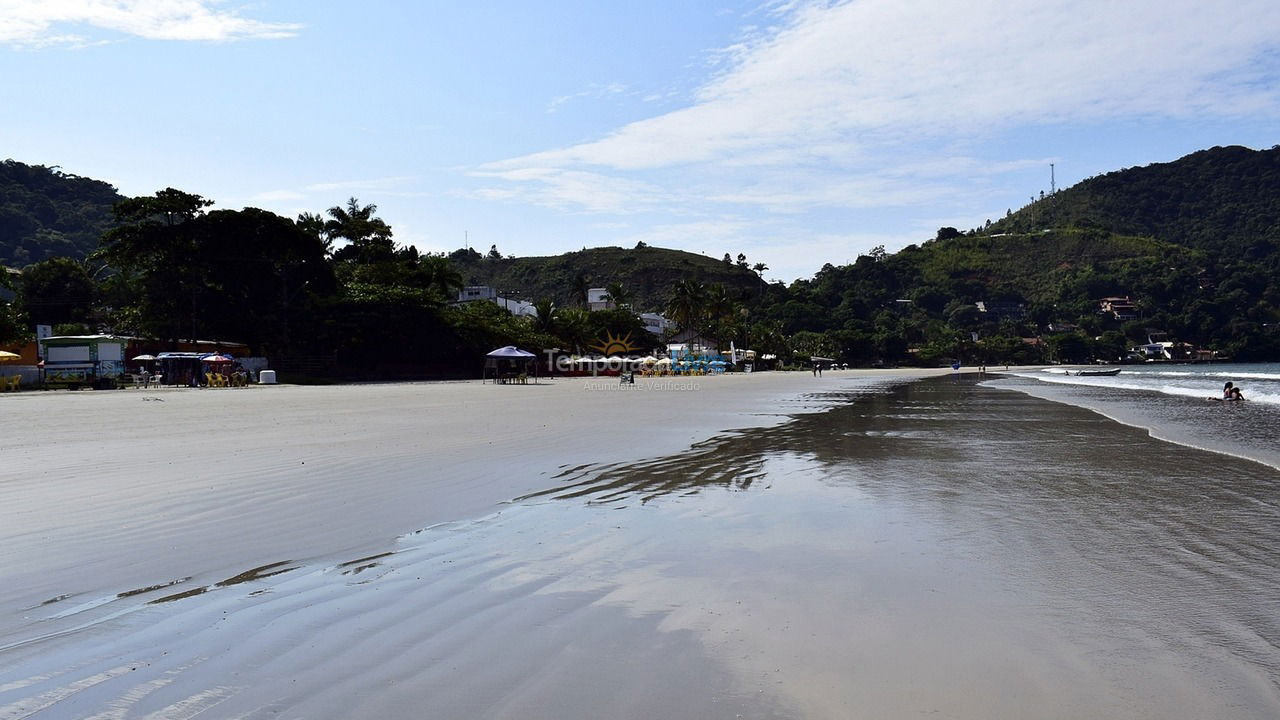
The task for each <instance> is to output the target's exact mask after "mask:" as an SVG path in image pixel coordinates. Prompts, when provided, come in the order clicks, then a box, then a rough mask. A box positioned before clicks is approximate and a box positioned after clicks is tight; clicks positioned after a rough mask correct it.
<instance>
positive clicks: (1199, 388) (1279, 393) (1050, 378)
mask: <svg viewBox="0 0 1280 720" xmlns="http://www.w3.org/2000/svg"><path fill="white" fill-rule="evenodd" d="M1019 376H1020V377H1026V378H1031V379H1034V380H1037V381H1039V382H1044V383H1050V384H1054V385H1075V386H1081V387H1093V388H1106V389H1114V390H1131V391H1135V392H1154V393H1159V394H1161V395H1171V396H1176V397H1191V398H1206V399H1209V400H1215V399H1217V398H1218V397H1219V393H1220V389H1219V388H1218V386H1217V385H1216V383H1215V384H1214V385H1212V386H1205V385H1183V384H1177V383H1169V382H1142V380H1143V379H1144V378H1146V379H1150V380H1152V381H1155V380H1159V379H1161V378H1169V377H1171V376H1172V375H1171V374H1167V373H1161V374H1160V375H1159V376H1156V374H1155V373H1143V374H1137V373H1135V374H1133V375H1131V376H1129V379H1125V376H1124V375H1123V374H1122V375H1114V376H1087V375H1086V376H1083V377H1082V376H1078V375H1067V374H1065V371H1064V372H1062V373H1047V374H1046V373H1043V372H1040V373H1028V374H1020V375H1019ZM1188 376H1190V377H1210V376H1209V375H1208V374H1205V373H1189V374H1188ZM1176 377H1179V378H1181V377H1185V376H1181V375H1179V376H1176ZM1228 377H1235V378H1240V379H1257V380H1263V378H1249V377H1248V376H1247V375H1245V374H1241V373H1237V374H1233V375H1229V376H1228ZM1278 382H1280V377H1276V378H1275V379H1272V380H1270V381H1269V382H1267V384H1266V385H1265V386H1264V387H1262V388H1254V389H1252V390H1251V389H1250V388H1248V387H1242V388H1241V390H1242V391H1243V392H1244V394H1245V398H1246V399H1247V400H1249V401H1252V402H1257V403H1262V404H1266V405H1280V387H1275V386H1273V383H1278ZM1270 390H1276V392H1268V391H1270Z"/></svg>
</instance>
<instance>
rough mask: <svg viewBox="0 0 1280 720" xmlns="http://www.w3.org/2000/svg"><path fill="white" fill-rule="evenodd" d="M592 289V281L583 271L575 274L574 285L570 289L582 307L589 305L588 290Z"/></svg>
mask: <svg viewBox="0 0 1280 720" xmlns="http://www.w3.org/2000/svg"><path fill="white" fill-rule="evenodd" d="M590 289H591V283H590V282H588V281H587V277H586V276H585V275H583V274H582V273H578V274H577V275H574V276H573V286H572V287H571V288H570V290H571V291H572V292H573V299H574V300H576V301H578V304H579V305H581V306H582V307H586V306H587V291H588V290H590Z"/></svg>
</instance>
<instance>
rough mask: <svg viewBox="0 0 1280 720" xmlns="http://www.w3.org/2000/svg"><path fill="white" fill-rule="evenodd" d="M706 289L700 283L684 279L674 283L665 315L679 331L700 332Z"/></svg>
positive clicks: (704, 308)
mask: <svg viewBox="0 0 1280 720" xmlns="http://www.w3.org/2000/svg"><path fill="white" fill-rule="evenodd" d="M706 292H707V289H706V287H704V286H703V284H702V283H700V282H698V281H696V280H692V279H689V278H685V279H684V280H681V281H680V282H678V283H676V286H675V290H674V292H673V294H672V296H671V301H670V302H669V303H667V314H668V315H669V316H670V317H671V321H672V322H674V323H675V324H676V327H678V328H680V329H681V330H701V329H702V327H701V326H702V325H703V322H702V321H703V318H704V314H705V310H706Z"/></svg>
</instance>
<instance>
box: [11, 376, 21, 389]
mask: <svg viewBox="0 0 1280 720" xmlns="http://www.w3.org/2000/svg"><path fill="white" fill-rule="evenodd" d="M21 384H22V376H21V375H14V376H13V377H11V378H9V388H8V389H9V390H12V391H13V392H17V391H18V386H19V385H21Z"/></svg>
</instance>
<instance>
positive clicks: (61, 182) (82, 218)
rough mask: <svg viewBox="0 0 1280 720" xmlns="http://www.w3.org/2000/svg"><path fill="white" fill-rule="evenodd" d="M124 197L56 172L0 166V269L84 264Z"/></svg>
mask: <svg viewBox="0 0 1280 720" xmlns="http://www.w3.org/2000/svg"><path fill="white" fill-rule="evenodd" d="M123 199H124V198H123V197H121V196H120V194H119V193H117V192H116V189H115V188H113V187H111V186H110V185H108V184H107V183H104V182H102V181H100V180H91V179H89V178H84V177H78V176H76V175H68V174H66V173H63V172H61V171H60V170H58V169H57V168H56V167H44V166H42V165H24V164H23V163H20V162H16V161H14V160H5V161H4V162H0V265H6V266H9V267H16V268H22V267H25V266H27V265H29V264H31V263H35V262H40V261H41V260H47V259H49V258H54V257H69V258H73V259H76V260H83V259H84V258H85V257H86V256H87V255H88V254H89V253H91V252H93V251H94V250H95V249H96V248H97V247H98V240H99V239H100V238H101V237H102V233H103V232H105V231H106V230H107V229H108V228H109V227H110V226H111V208H112V206H113V205H115V203H117V202H119V201H121V200H123Z"/></svg>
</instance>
